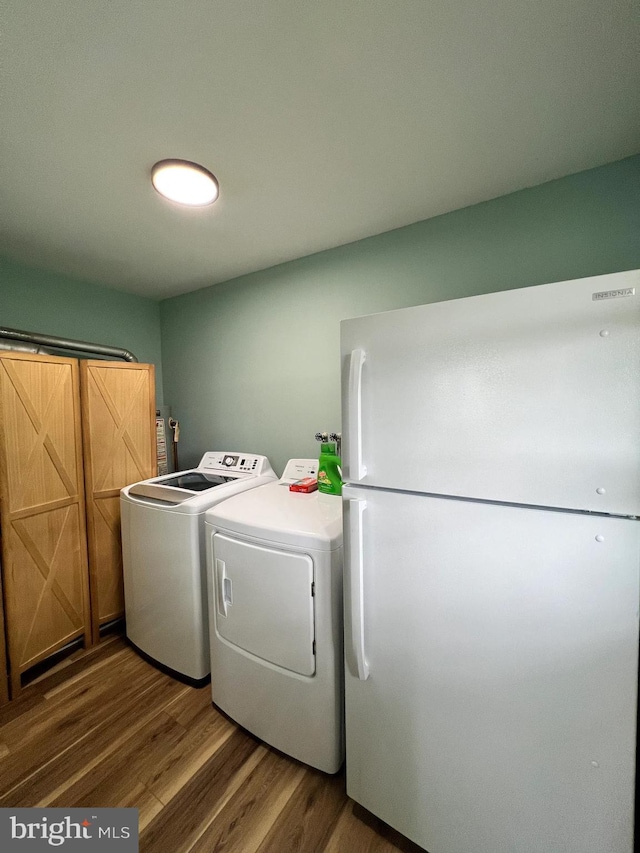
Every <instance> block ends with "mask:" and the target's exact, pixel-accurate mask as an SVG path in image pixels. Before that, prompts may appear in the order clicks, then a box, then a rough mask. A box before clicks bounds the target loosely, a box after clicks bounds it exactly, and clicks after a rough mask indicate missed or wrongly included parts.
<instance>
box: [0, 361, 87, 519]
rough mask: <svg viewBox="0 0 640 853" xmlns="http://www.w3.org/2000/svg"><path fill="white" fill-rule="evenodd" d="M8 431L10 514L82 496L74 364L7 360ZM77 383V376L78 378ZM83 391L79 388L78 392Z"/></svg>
mask: <svg viewBox="0 0 640 853" xmlns="http://www.w3.org/2000/svg"><path fill="white" fill-rule="evenodd" d="M3 368H4V374H3V388H2V393H3V398H4V403H3V424H2V429H3V432H4V434H5V436H6V440H7V442H8V443H9V447H11V448H12V452H10V453H8V454H7V457H6V490H5V491H4V492H3V495H5V494H6V499H7V500H8V502H9V503H8V508H9V511H10V512H12V513H13V512H18V511H20V510H21V509H27V510H30V509H31V508H32V507H34V506H36V505H43V504H48V503H50V502H51V501H55V500H61V499H64V498H70V499H72V500H76V499H77V496H78V479H79V462H80V460H79V459H78V458H77V455H76V449H77V448H76V438H77V436H75V434H74V430H73V429H69V424H73V423H74V407H77V400H74V390H73V387H72V386H73V382H74V375H73V372H72V371H71V369H70V367H69V365H68V364H55V363H53V364H52V363H47V364H44V365H43V364H42V363H38V362H35V363H34V362H30V361H26V360H24V361H19V360H15V362H14V360H13V359H9V358H5V359H4V361H3ZM75 381H76V383H77V377H76V379H75ZM76 393H77V392H76Z"/></svg>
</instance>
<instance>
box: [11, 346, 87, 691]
mask: <svg viewBox="0 0 640 853" xmlns="http://www.w3.org/2000/svg"><path fill="white" fill-rule="evenodd" d="M78 388H79V383H78V362H77V361H76V360H75V359H69V358H60V357H57V356H37V355H31V354H29V355H27V354H22V353H0V505H1V515H0V524H1V525H2V568H3V571H2V582H3V587H4V603H5V622H6V636H7V654H8V661H9V678H10V682H11V695H12V696H13V697H15V696H17V695H18V694H19V693H20V690H21V676H22V673H23V672H25V670H27V669H29V668H30V667H32V666H33V665H34V664H36V663H38V662H39V661H41V660H43V659H44V658H46V657H48V656H49V655H51V654H53V653H54V652H56V651H58V650H59V649H61V648H62V647H63V646H65V645H66V644H67V643H69V642H71V641H72V640H75V639H76V638H78V637H82V638H83V639H84V642H85V645H89V644H90V643H91V621H90V614H89V576H88V570H87V545H86V532H85V531H86V525H85V503H84V483H83V474H82V471H83V468H82V434H81V428H80V398H79V393H78Z"/></svg>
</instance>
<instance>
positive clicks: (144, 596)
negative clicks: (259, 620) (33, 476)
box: [120, 451, 276, 684]
mask: <svg viewBox="0 0 640 853" xmlns="http://www.w3.org/2000/svg"><path fill="white" fill-rule="evenodd" d="M272 480H276V475H275V473H274V472H273V470H272V468H271V465H270V464H269V460H268V459H267V458H266V457H265V456H256V455H253V454H249V453H235V452H234V453H219V452H214V451H210V452H208V453H205V454H204V456H203V457H202V459H201V460H200V463H199V465H198V467H197V468H192V469H189V470H187V471H180V472H178V473H174V474H168V475H164V476H162V477H154V478H152V479H150V480H143V481H141V482H140V483H134V484H133V485H131V486H126V487H125V488H124V489H122V491H121V493H120V510H121V523H122V562H123V575H124V598H125V618H126V632H127V637H128V638H129V640H130V641H131V643H132V644H133V645H134V646H135V647H136V648H137V649H138V650H139V651H140V652H141V653H142V654H143V655H144V656H145V657H147V658H149V659H151V660H152V661H153V662H155V663H157V664H159V665H160V666H161V667H163V668H164V669H167V670H168V671H170V672H171V673H172V674H174V675H176V676H178V677H180V678H182V679H183V680H185V681H188V682H190V683H195V684H202V683H204V682H205V681H206V679H207V678H208V677H209V672H210V666H209V623H208V618H207V594H206V562H205V550H204V513H205V511H206V510H208V509H209V508H210V507H212V506H214V505H215V504H218V503H220V502H221V501H224V500H226V499H227V498H229V497H231V496H233V495H237V494H238V493H239V492H244V491H246V490H248V489H254V488H256V487H257V486H261V485H263V484H265V483H268V482H270V481H272Z"/></svg>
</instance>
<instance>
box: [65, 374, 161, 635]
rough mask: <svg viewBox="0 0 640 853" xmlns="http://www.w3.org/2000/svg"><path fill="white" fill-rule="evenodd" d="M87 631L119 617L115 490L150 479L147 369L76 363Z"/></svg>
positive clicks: (151, 408)
mask: <svg viewBox="0 0 640 853" xmlns="http://www.w3.org/2000/svg"><path fill="white" fill-rule="evenodd" d="M80 380H81V382H80V387H81V399H82V429H83V435H84V476H85V488H86V495H87V539H88V544H89V577H90V590H91V613H92V632H93V638H94V640H95V641H97V640H98V637H99V630H100V625H104V624H105V623H107V622H110V621H112V620H114V619H117V618H118V617H120V616H123V615H124V590H123V584H122V546H121V540H120V489H121V488H122V487H123V486H126V485H129V484H130V483H135V482H137V481H138V480H145V479H147V478H148V477H153V476H155V474H156V472H157V455H156V432H155V392H154V388H155V379H154V367H153V365H152V364H137V363H136V364H131V363H129V364H121V363H119V362H114V361H81V362H80Z"/></svg>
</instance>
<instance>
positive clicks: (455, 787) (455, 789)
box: [341, 271, 640, 853]
mask: <svg viewBox="0 0 640 853" xmlns="http://www.w3.org/2000/svg"><path fill="white" fill-rule="evenodd" d="M639 300H640V271H634V272H625V273H616V274H613V275H605V276H598V277H593V278H585V279H581V280H577V281H568V282H561V283H557V284H549V285H542V286H536V287H529V288H523V289H519V290H510V291H503V292H501V293H492V294H487V295H482V296H475V297H470V298H465V299H456V300H452V301H449V302H439V303H433V304H430V305H423V306H419V307H416V308H408V309H402V310H398V311H391V312H387V313H384V314H376V315H371V316H368V317H360V318H356V319H352V320H346V321H344V322H343V323H342V324H341V348H342V368H343V465H344V470H343V476H344V479H345V481H346V483H347V484H346V485H345V486H344V489H343V496H344V518H345V637H346V643H345V650H346V755H347V757H346V767H347V793H348V794H349V796H350V797H352V798H353V799H354V800H356V801H357V802H358V803H360V804H361V805H362V806H364V807H365V808H366V809H368V810H369V811H370V812H373V813H374V814H375V815H377V816H379V817H380V818H382V820H384V821H385V822H387V823H388V824H390V825H391V826H393V827H395V828H396V829H397V830H399V831H400V832H401V833H403V834H404V835H406V836H408V837H409V838H410V839H412V840H413V841H415V842H417V844H419V845H421V846H422V847H424V848H425V849H426V850H428V851H429V853H604V851H607V853H631V851H632V850H633V834H634V789H635V764H636V720H637V718H636V706H637V683H638V604H639V565H640V522H639V521H638V518H637V516H640V476H639V475H640V304H639Z"/></svg>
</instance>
